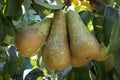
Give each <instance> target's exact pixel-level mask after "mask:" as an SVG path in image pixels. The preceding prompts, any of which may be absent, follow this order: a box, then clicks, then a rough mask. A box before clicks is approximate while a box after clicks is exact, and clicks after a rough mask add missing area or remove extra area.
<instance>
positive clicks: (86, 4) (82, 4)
mask: <svg viewBox="0 0 120 80" xmlns="http://www.w3.org/2000/svg"><path fill="white" fill-rule="evenodd" d="M81 6H84V7H86V8H88V9H91V6H90V2H89V1H84V0H83V1H81Z"/></svg>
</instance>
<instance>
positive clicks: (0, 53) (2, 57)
mask: <svg viewBox="0 0 120 80" xmlns="http://www.w3.org/2000/svg"><path fill="white" fill-rule="evenodd" d="M6 60H8V55H7V53H6V51H5V50H4V49H3V48H1V47H0V62H4V61H6Z"/></svg>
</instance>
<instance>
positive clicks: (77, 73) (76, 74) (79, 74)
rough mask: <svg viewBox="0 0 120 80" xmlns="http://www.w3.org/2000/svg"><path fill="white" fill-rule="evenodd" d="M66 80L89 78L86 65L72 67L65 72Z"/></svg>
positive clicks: (84, 79) (85, 79)
mask: <svg viewBox="0 0 120 80" xmlns="http://www.w3.org/2000/svg"><path fill="white" fill-rule="evenodd" d="M66 80H91V79H90V75H89V68H88V66H84V67H80V68H72V70H71V71H70V72H69V73H68V74H67V77H66Z"/></svg>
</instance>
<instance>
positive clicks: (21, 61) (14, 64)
mask: <svg viewBox="0 0 120 80" xmlns="http://www.w3.org/2000/svg"><path fill="white" fill-rule="evenodd" d="M8 53H9V56H10V59H9V60H8V61H6V64H5V65H4V72H5V73H9V74H11V75H13V74H15V73H16V71H18V70H20V69H22V68H24V67H25V64H26V63H25V58H24V57H23V56H21V55H19V54H17V53H16V51H15V47H13V46H11V47H10V49H9V50H8Z"/></svg>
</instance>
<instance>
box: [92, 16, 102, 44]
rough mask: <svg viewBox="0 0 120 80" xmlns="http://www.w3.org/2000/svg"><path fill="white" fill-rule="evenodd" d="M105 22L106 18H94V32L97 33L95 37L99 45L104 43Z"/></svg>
mask: <svg viewBox="0 0 120 80" xmlns="http://www.w3.org/2000/svg"><path fill="white" fill-rule="evenodd" d="M103 21H104V18H103V17H102V16H94V18H93V27H94V31H95V37H96V38H97V40H98V42H99V43H102V42H103V39H104V38H103V33H102V31H103V27H102V25H103Z"/></svg>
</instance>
